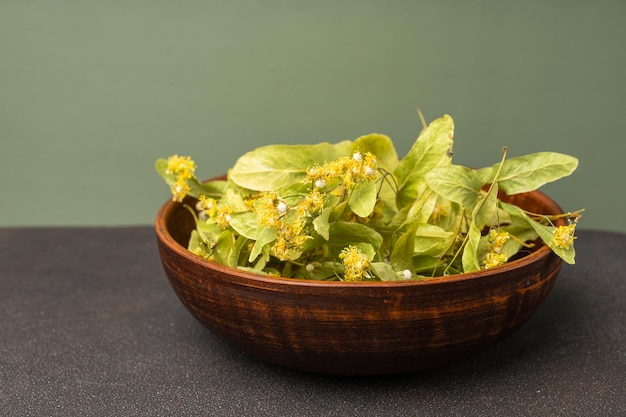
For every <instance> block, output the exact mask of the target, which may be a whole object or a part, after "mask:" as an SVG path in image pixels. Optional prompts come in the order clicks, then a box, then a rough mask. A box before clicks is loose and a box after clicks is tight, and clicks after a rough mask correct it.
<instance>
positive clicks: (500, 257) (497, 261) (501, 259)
mask: <svg viewBox="0 0 626 417" xmlns="http://www.w3.org/2000/svg"><path fill="white" fill-rule="evenodd" d="M506 261H507V259H506V255H505V254H503V253H496V252H489V253H487V256H485V259H484V260H483V266H484V267H485V269H489V268H495V267H496V266H500V265H504V264H505V263H506Z"/></svg>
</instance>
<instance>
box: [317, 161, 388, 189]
mask: <svg viewBox="0 0 626 417" xmlns="http://www.w3.org/2000/svg"><path fill="white" fill-rule="evenodd" d="M376 173H377V162H376V156H375V155H374V154H372V153H370V152H365V153H364V154H362V153H361V152H354V153H353V154H352V157H351V158H350V157H348V156H342V157H341V158H339V159H337V160H335V161H331V162H326V163H325V164H324V165H315V166H313V167H311V168H309V169H307V172H306V174H307V175H306V179H305V181H306V182H312V183H313V184H314V185H315V187H316V188H324V187H326V185H327V184H329V183H333V184H334V183H335V182H336V181H339V183H340V184H341V185H342V186H343V187H344V188H346V189H350V188H352V187H354V185H355V184H356V183H357V182H360V181H370V180H373V179H375V178H376Z"/></svg>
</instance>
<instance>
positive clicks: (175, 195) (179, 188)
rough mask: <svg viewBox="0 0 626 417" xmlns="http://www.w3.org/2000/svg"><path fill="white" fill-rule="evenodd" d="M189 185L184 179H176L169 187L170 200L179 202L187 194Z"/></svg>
mask: <svg viewBox="0 0 626 417" xmlns="http://www.w3.org/2000/svg"><path fill="white" fill-rule="evenodd" d="M189 189H190V187H189V184H187V181H185V179H184V178H182V177H178V178H177V179H176V182H175V183H174V184H172V185H171V186H170V190H171V192H172V200H174V201H178V202H181V201H183V199H184V198H185V196H186V195H187V193H189Z"/></svg>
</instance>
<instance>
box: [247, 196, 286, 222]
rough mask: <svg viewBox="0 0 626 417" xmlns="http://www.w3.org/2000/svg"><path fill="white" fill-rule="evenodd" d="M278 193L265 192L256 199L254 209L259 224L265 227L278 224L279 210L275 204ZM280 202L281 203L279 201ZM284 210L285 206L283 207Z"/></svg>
mask: <svg viewBox="0 0 626 417" xmlns="http://www.w3.org/2000/svg"><path fill="white" fill-rule="evenodd" d="M277 201H278V194H276V193H274V192H266V193H263V194H261V196H260V197H259V198H258V199H257V200H256V202H255V204H254V211H255V212H256V213H257V216H258V219H259V224H260V225H261V226H265V227H278V226H280V216H281V214H282V213H281V212H280V210H279V208H278V206H277ZM279 204H281V203H279ZM285 211H286V207H285Z"/></svg>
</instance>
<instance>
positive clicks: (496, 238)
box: [487, 229, 511, 253]
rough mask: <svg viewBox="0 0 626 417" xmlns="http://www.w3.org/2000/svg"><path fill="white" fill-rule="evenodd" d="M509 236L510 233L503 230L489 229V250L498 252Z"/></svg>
mask: <svg viewBox="0 0 626 417" xmlns="http://www.w3.org/2000/svg"><path fill="white" fill-rule="evenodd" d="M510 238H511V235H510V234H509V233H508V232H505V231H497V230H496V229H491V230H490V231H489V238H488V241H487V242H488V245H489V249H490V250H491V252H494V253H500V252H501V251H502V247H503V246H504V244H505V243H506V242H507V241H508V240H509V239H510Z"/></svg>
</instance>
